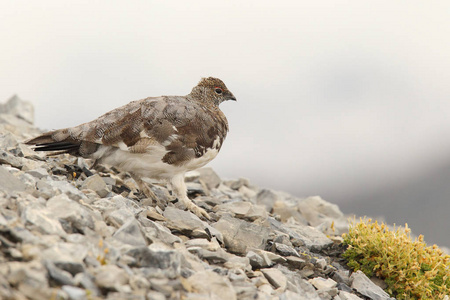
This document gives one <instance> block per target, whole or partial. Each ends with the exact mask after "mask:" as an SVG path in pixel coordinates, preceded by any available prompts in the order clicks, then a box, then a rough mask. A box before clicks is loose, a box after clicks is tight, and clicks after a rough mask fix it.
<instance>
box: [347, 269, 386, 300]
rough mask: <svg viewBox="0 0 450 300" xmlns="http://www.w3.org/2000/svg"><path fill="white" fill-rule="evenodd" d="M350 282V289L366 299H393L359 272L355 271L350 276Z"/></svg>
mask: <svg viewBox="0 0 450 300" xmlns="http://www.w3.org/2000/svg"><path fill="white" fill-rule="evenodd" d="M350 280H352V288H353V289H355V290H357V291H358V293H361V294H363V295H364V296H366V297H369V298H370V299H374V300H386V299H394V298H390V297H389V294H388V293H386V292H385V291H383V289H382V288H380V287H379V286H378V285H376V284H375V283H373V282H372V281H371V280H370V279H369V278H368V277H367V276H366V274H364V273H363V272H361V271H356V272H355V273H353V274H352V275H351V276H350Z"/></svg>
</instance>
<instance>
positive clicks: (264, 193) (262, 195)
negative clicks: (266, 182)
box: [256, 189, 283, 212]
mask: <svg viewBox="0 0 450 300" xmlns="http://www.w3.org/2000/svg"><path fill="white" fill-rule="evenodd" d="M282 199H283V198H282V197H281V196H280V194H279V193H277V192H275V191H273V190H267V189H263V190H261V191H260V192H259V193H258V194H257V195H256V203H257V204H261V205H264V206H265V207H266V210H267V211H268V212H271V211H272V209H273V206H274V204H275V202H277V201H280V200H282Z"/></svg>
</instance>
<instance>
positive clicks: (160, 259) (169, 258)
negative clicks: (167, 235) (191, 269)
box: [126, 247, 181, 278]
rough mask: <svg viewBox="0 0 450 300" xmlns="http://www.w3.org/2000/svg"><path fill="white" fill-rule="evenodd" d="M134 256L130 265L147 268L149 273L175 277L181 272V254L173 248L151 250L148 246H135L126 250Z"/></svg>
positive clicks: (127, 253)
mask: <svg viewBox="0 0 450 300" xmlns="http://www.w3.org/2000/svg"><path fill="white" fill-rule="evenodd" d="M126 255H129V256H131V257H133V258H134V262H133V263H131V266H132V267H138V268H149V269H150V270H148V272H150V273H154V274H155V273H160V274H164V275H165V276H168V277H169V278H175V277H176V276H178V275H179V274H180V272H181V269H180V266H181V255H180V253H179V252H177V251H173V250H162V249H159V250H152V249H149V248H148V247H136V248H133V249H130V250H128V251H127V252H126Z"/></svg>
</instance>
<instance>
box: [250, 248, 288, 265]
mask: <svg viewBox="0 0 450 300" xmlns="http://www.w3.org/2000/svg"><path fill="white" fill-rule="evenodd" d="M253 251H254V252H256V253H257V254H258V255H260V256H261V257H262V258H264V261H266V262H270V265H272V264H274V263H279V264H282V263H285V262H286V261H287V259H286V258H284V257H283V256H281V255H278V254H275V253H273V252H269V251H265V250H261V249H253Z"/></svg>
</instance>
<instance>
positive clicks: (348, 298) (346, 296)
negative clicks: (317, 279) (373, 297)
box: [339, 291, 362, 300]
mask: <svg viewBox="0 0 450 300" xmlns="http://www.w3.org/2000/svg"><path fill="white" fill-rule="evenodd" d="M339 297H340V298H341V300H362V298H360V297H358V296H356V295H355V294H351V293H349V292H346V291H339Z"/></svg>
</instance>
